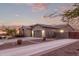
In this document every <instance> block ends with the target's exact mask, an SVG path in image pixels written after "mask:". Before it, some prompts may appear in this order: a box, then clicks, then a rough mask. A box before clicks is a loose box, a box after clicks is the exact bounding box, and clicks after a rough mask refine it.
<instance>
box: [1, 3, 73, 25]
mask: <svg viewBox="0 0 79 59" xmlns="http://www.w3.org/2000/svg"><path fill="white" fill-rule="evenodd" d="M70 8H72V4H70V3H69V4H68V3H60V4H58V3H57V4H56V3H49V4H46V3H43V4H42V3H41V4H34V3H26V4H24V3H23V4H21V3H10V4H7V3H4V4H3V3H2V4H0V25H31V24H36V23H42V24H63V22H61V20H60V19H61V17H60V16H58V17H56V18H43V16H44V15H49V14H51V13H54V12H57V13H62V12H63V11H64V10H66V9H70Z"/></svg>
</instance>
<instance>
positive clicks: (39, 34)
mask: <svg viewBox="0 0 79 59" xmlns="http://www.w3.org/2000/svg"><path fill="white" fill-rule="evenodd" d="M34 37H42V31H41V30H35V31H34Z"/></svg>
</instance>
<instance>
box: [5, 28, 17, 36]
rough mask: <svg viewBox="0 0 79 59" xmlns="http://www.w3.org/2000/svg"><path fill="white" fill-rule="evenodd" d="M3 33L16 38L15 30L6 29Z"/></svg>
mask: <svg viewBox="0 0 79 59" xmlns="http://www.w3.org/2000/svg"><path fill="white" fill-rule="evenodd" d="M5 31H6V32H7V35H10V36H13V37H14V36H16V29H8V28H6V29H5Z"/></svg>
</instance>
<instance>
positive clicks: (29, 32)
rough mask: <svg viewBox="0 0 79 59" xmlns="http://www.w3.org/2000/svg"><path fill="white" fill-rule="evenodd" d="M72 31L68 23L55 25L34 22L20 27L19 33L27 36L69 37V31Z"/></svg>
mask: <svg viewBox="0 0 79 59" xmlns="http://www.w3.org/2000/svg"><path fill="white" fill-rule="evenodd" d="M73 31H74V29H73V28H72V27H71V26H69V25H68V24H65V25H56V26H52V25H45V24H35V25H31V26H22V27H21V28H20V34H23V35H24V36H27V37H28V36H29V37H47V38H69V32H73Z"/></svg>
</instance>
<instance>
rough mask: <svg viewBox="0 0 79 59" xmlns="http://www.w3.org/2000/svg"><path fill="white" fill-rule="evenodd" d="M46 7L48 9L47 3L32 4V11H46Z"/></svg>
mask: <svg viewBox="0 0 79 59" xmlns="http://www.w3.org/2000/svg"><path fill="white" fill-rule="evenodd" d="M46 9H47V4H45V3H34V4H32V11H44V10H46Z"/></svg>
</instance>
